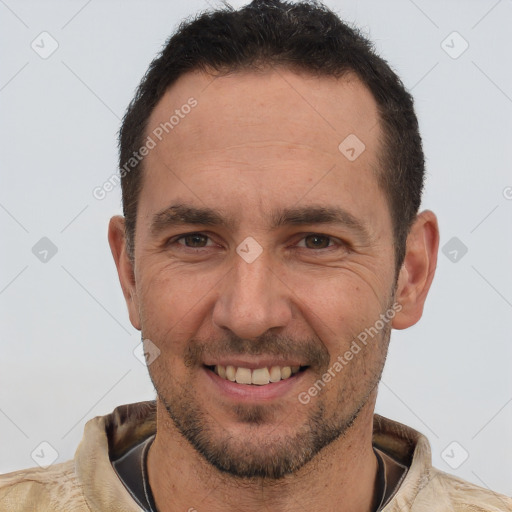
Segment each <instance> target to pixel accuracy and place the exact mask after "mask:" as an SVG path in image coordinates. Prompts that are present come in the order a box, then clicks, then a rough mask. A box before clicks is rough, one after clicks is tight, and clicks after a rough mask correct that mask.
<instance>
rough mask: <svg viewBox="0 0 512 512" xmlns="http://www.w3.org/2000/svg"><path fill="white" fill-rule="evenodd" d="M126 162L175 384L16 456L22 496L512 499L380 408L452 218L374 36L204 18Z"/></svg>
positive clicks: (345, 504) (179, 506) (270, 502)
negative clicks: (50, 453) (428, 182)
mask: <svg viewBox="0 0 512 512" xmlns="http://www.w3.org/2000/svg"><path fill="white" fill-rule="evenodd" d="M120 174H121V179H122V192H123V208H124V215H125V216H124V217H120V216H116V217H113V218H112V219H111V222H110V226H109V242H110V247H111V249H112V254H113V256H114V259H115V262H116V265H117V269H118V274H119V279H120V283H121V286H122V289H123V293H124V296H125V298H126V302H127V306H128V311H129V316H130V320H131V323H132V324H133V326H134V327H135V328H136V329H138V330H140V331H141V335H142V339H143V343H144V348H145V353H146V357H147V362H148V368H149V373H150V376H151V379H152V381H153V383H154V385H155V389H156V391H157V400H156V402H145V403H141V404H130V405H126V406H121V407H118V408H117V409H116V410H115V411H114V412H113V413H112V414H110V415H107V416H105V417H98V418H95V419H93V420H91V421H89V422H88V423H87V425H86V427H85V432H84V437H83V440H82V442H81V444H80V445H79V447H78V450H77V452H76V455H75V459H74V460H73V461H69V462H66V463H63V464H58V465H54V466H51V467H50V468H48V469H45V470H43V469H29V470H25V471H19V472H15V473H11V474H9V475H4V476H3V477H1V478H0V509H1V510H8V511H18V510H38V511H50V510H52V511H70V510H73V511H107V510H108V511H121V510H122V511H140V510H141V509H142V510H147V511H156V510H158V511H160V512H171V511H179V510H183V511H186V510H188V511H189V512H191V511H199V512H200V511H208V512H216V511H219V510H223V511H231V510H244V511H259V510H278V511H290V510H305V511H340V512H341V511H350V512H370V511H371V512H373V511H377V510H385V511H414V512H421V511H427V510H428V511H432V510H434V511H437V510H439V511H441V510H442V511H448V510H458V511H470V510H471V511H474V510H480V511H506V510H512V500H511V499H510V498H508V497H506V496H502V495H498V494H496V493H493V492H491V491H488V490H485V489H482V488H480V487H477V486H475V485H472V484H470V483H468V482H464V481H462V480H460V479H458V478H455V477H453V476H450V475H448V474H446V473H443V472H441V471H438V470H436V469H434V468H432V467H431V461H430V448H429V444H428V441H427V439H426V438H425V437H424V436H423V435H422V434H420V433H418V432H416V431H414V430H413V429H411V428H409V427H407V426H405V425H401V424H399V423H396V422H394V421H391V420H389V419H386V418H383V417H381V416H378V415H375V414H374V406H375V400H376V396H377V387H378V382H379V380H380V377H381V373H382V369H383V366H384V362H385V359H386V354H387V348H388V344H389V339H390V332H391V328H392V327H393V328H395V329H405V328H407V327H410V326H412V325H414V324H415V323H416V322H417V321H418V320H419V319H420V317H421V315H422V310H423V305H424V302H425V299H426V296H427V293H428V290H429V288H430V285H431V282H432V279H433V276H434V271H435V267H436V260H437V249H438V243H439V233H438V226H437V220H436V217H435V215H434V214H433V213H432V212H430V211H423V212H421V213H418V209H419V206H420V201H421V193H422V188H423V179H424V160H423V152H422V147H421V139H420V136H419V133H418V124H417V119H416V116H415V113H414V109H413V103H412V98H411V97H410V95H409V94H408V93H407V92H406V91H405V89H404V87H403V85H402V83H401V82H400V80H399V79H398V77H397V76H396V75H395V74H394V73H393V72H392V71H391V69H390V68H389V66H388V65H387V64H386V63H385V62H384V61H383V60H382V59H381V58H379V57H378V56H376V55H375V54H374V53H373V51H372V48H371V45H370V44H369V43H368V41H366V40H365V39H364V38H363V37H362V36H360V35H359V34H358V33H357V32H356V31H354V30H353V29H351V28H349V27H347V26H346V25H345V24H343V23H342V22H341V21H340V20H339V19H338V18H337V17H336V16H335V15H334V14H333V13H332V12H330V11H329V10H328V9H327V8H325V7H322V6H320V5H317V4H313V5H312V4H306V3H297V4H291V3H285V2H280V1H277V0H276V1H271V0H266V1H265V0H256V1H254V2H253V3H252V4H250V5H249V6H247V7H245V8H243V9H241V10H239V11H230V10H223V11H216V12H212V13H207V14H203V15H201V16H200V17H198V18H197V19H196V20H194V21H191V22H188V23H187V24H183V25H182V26H181V27H180V29H179V30H178V32H177V33H176V34H175V35H174V36H173V37H172V38H171V39H170V41H169V43H168V44H167V46H166V47H165V48H164V50H163V51H162V53H161V55H160V56H159V57H158V58H157V59H156V60H155V61H154V62H153V63H152V64H151V66H150V68H149V70H148V73H147V74H146V76H145V77H144V79H143V81H142V83H141V85H140V87H139V89H138V92H137V94H136V96H135V98H134V100H133V102H132V103H131V104H130V106H129V108H128V111H127V114H126V116H125V118H124V120H123V125H122V128H121V131H120Z"/></svg>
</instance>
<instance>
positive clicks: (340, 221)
mask: <svg viewBox="0 0 512 512" xmlns="http://www.w3.org/2000/svg"><path fill="white" fill-rule="evenodd" d="M269 220H270V229H272V230H274V229H277V228H279V227H282V226H304V225H308V224H334V225H340V226H344V227H346V228H348V229H350V230H351V231H353V232H355V233H356V234H357V235H358V236H359V237H360V238H361V240H362V242H363V243H369V242H370V241H371V239H372V236H371V235H370V232H369V230H368V228H367V227H366V225H365V224H364V223H363V222H362V221H360V220H359V219H357V218H356V217H355V216H354V215H352V214H351V213H350V212H348V211H346V210H344V209H343V208H340V207H333V206H322V205H308V206H300V207H292V208H284V209H282V210H275V211H273V212H271V213H270V215H269ZM190 224H196V225H201V226H209V227H223V228H227V229H230V230H234V228H235V227H236V225H237V223H236V222H235V219H234V218H233V217H229V216H225V215H223V214H222V212H221V211H220V210H215V209H213V208H208V207H196V206H191V205H187V204H183V203H179V204H175V205H171V206H169V207H167V208H165V209H164V210H162V211H160V212H158V213H156V214H155V215H154V216H153V218H152V221H151V227H150V230H151V233H152V234H153V235H155V236H156V235H158V234H159V233H160V232H161V231H163V230H165V229H168V228H170V227H176V226H185V225H190Z"/></svg>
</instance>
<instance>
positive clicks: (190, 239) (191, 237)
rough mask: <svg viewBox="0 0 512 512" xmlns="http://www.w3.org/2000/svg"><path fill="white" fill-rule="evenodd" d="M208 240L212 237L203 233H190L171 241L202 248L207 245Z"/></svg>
mask: <svg viewBox="0 0 512 512" xmlns="http://www.w3.org/2000/svg"><path fill="white" fill-rule="evenodd" d="M208 240H210V237H209V236H207V235H203V234H202V233H188V234H186V235H181V236H179V237H178V238H175V239H174V240H171V241H170V243H177V244H178V245H183V246H185V247H190V248H191V249H201V248H202V247H206V246H207V243H208ZM210 245H211V244H210Z"/></svg>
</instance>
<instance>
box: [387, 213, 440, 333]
mask: <svg viewBox="0 0 512 512" xmlns="http://www.w3.org/2000/svg"><path fill="white" fill-rule="evenodd" d="M438 248H439V228H438V224H437V218H436V216H435V215H434V213H433V212H431V211H430V210H425V211H423V212H421V213H420V214H419V215H418V216H417V217H416V220H415V222H414V224H413V225H412V227H411V230H410V233H409V236H408V237H407V248H406V254H405V258H404V262H403V264H402V268H401V269H400V273H399V276H398V284H397V290H396V297H395V299H396V301H397V302H398V303H400V304H401V306H402V309H401V310H400V312H399V313H398V314H397V315H396V316H395V318H394V319H393V324H392V325H393V328H394V329H406V328H407V327H411V326H412V325H414V324H415V323H416V322H418V320H419V319H420V318H421V315H422V314H423V306H424V304H425V300H426V298H427V294H428V291H429V289H430V285H431V284H432V280H433V279H434V273H435V270H436V265H437V251H438Z"/></svg>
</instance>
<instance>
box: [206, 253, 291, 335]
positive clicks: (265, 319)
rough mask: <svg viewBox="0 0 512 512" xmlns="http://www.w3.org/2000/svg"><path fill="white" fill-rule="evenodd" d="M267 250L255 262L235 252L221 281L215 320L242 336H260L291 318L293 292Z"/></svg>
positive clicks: (285, 323)
mask: <svg viewBox="0 0 512 512" xmlns="http://www.w3.org/2000/svg"><path fill="white" fill-rule="evenodd" d="M264 254H265V252H263V254H262V255H260V256H259V257H258V258H257V259H256V260H255V261H253V262H252V263H247V262H246V261H244V260H243V259H242V258H241V257H239V256H238V255H236V256H235V258H234V259H235V262H234V265H233V268H232V269H231V271H230V272H228V274H227V275H226V276H225V278H224V279H223V280H222V282H221V284H220V290H219V296H218V299H217V301H216V304H215V306H214V310H213V323H214V324H215V325H216V326H217V327H219V328H221V329H229V330H231V331H232V332H233V333H234V334H236V335H237V336H239V337H240V338H244V339H253V338H257V337H259V336H261V335H263V334H264V333H265V332H266V331H268V330H269V329H276V328H281V327H285V326H286V325H287V324H288V323H289V322H290V320H291V318H292V310H291V300H290V299H291V297H290V296H291V292H290V290H289V288H288V287H287V286H286V284H285V283H284V282H283V280H282V279H280V278H279V277H278V270H277V269H276V268H272V267H271V266H270V265H271V262H270V261H269V258H267V257H266V256H264Z"/></svg>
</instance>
